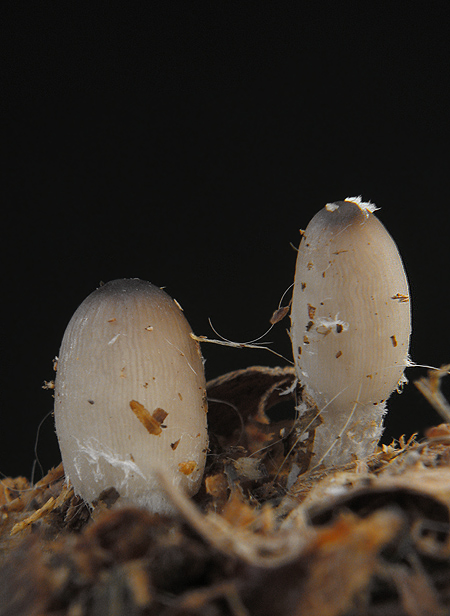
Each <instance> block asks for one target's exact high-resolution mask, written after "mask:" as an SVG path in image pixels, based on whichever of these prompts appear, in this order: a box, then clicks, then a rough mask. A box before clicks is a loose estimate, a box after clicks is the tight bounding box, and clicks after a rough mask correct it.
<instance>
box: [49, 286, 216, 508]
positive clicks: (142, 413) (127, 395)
mask: <svg viewBox="0 0 450 616" xmlns="http://www.w3.org/2000/svg"><path fill="white" fill-rule="evenodd" d="M191 333H192V332H191V328H190V326H189V324H188V322H187V320H186V318H185V317H184V315H183V312H182V310H181V308H180V306H179V305H178V304H177V303H176V302H175V301H174V300H173V299H172V298H171V297H170V296H169V295H167V293H165V292H164V291H163V290H161V289H160V288H158V287H156V286H154V285H152V284H150V283H149V282H146V281H143V280H139V279H123V280H114V281H112V282H109V283H107V284H105V285H103V286H101V287H99V288H98V289H97V290H96V291H94V292H93V293H91V295H89V296H88V297H87V298H86V299H85V300H84V301H83V303H82V304H81V305H80V306H79V308H78V309H77V310H76V312H75V314H74V315H73V317H72V319H71V320H70V322H69V324H68V326H67V329H66V331H65V334H64V338H63V341H62V345H61V349H60V353H59V361H58V368H57V374H56V380H55V424H56V432H57V436H58V440H59V445H60V449H61V454H62V459H63V465H64V470H65V473H66V477H67V478H68V479H69V480H70V481H71V483H72V484H73V487H74V489H75V493H76V494H78V495H80V496H81V497H82V498H83V499H84V500H85V501H87V502H88V503H89V504H92V502H93V501H94V500H95V499H97V498H98V497H99V495H100V494H101V492H102V491H103V490H105V489H107V488H110V487H113V488H115V489H116V490H117V492H118V493H119V494H120V496H121V497H122V500H123V501H125V502H130V503H133V504H135V505H138V506H144V507H146V508H148V509H150V510H152V511H155V512H170V511H171V510H172V506H171V504H170V502H169V501H168V499H167V497H166V496H165V494H164V493H163V492H162V491H161V490H160V488H159V485H158V481H157V479H156V477H155V474H154V471H155V469H159V470H160V471H161V472H163V473H165V474H166V476H169V477H171V478H172V481H173V484H174V485H175V486H178V487H180V488H181V489H183V490H184V491H185V492H186V493H187V494H188V495H193V494H195V493H196V492H197V491H198V489H199V486H200V482H201V479H202V475H203V470H204V466H205V459H206V451H207V447H208V436H207V423H206V412H207V403H206V389H205V375H204V367H203V360H202V356H201V352H200V348H199V345H198V342H196V341H195V340H193V338H192V337H191Z"/></svg>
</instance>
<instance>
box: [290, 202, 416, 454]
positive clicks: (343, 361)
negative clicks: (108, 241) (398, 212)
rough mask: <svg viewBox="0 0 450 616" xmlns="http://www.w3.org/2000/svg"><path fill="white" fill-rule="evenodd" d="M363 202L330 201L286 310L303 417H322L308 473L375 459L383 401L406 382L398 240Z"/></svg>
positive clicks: (407, 329)
mask: <svg viewBox="0 0 450 616" xmlns="http://www.w3.org/2000/svg"><path fill="white" fill-rule="evenodd" d="M375 209H376V208H375V207H374V206H373V205H372V204H370V203H363V202H362V201H361V199H360V198H359V197H356V198H349V199H346V200H345V201H339V202H337V203H329V204H327V205H326V206H325V207H324V208H323V209H322V210H320V211H319V212H318V213H317V214H316V215H315V216H314V217H313V218H312V220H311V222H310V223H309V224H308V226H307V228H306V230H305V232H304V234H303V237H302V240H301V243H300V246H299V249H298V257H297V266H296V272H295V284H294V292H293V301H292V311H291V339H292V346H293V354H294V359H295V366H296V373H297V377H298V379H299V381H300V383H301V385H303V388H304V394H306V395H304V396H303V402H302V403H301V404H300V405H299V412H300V414H301V413H302V412H305V411H306V410H307V407H308V406H310V405H311V403H312V402H313V403H315V405H316V406H317V409H318V412H319V411H320V420H321V424H320V425H319V426H318V427H317V428H316V430H315V435H314V446H313V453H314V456H313V459H312V462H311V465H312V466H316V465H317V464H319V463H324V464H325V465H327V466H331V465H337V464H343V463H346V462H348V461H350V460H352V458H354V457H355V456H356V457H357V458H362V457H365V456H367V455H368V454H371V453H373V452H374V451H375V448H376V446H377V443H378V441H379V438H380V436H381V434H382V430H383V416H384V414H385V412H386V400H387V398H388V397H389V396H390V394H391V393H392V391H393V390H394V389H396V388H397V386H398V385H399V384H400V383H401V382H402V381H404V380H405V378H404V374H403V373H404V369H405V366H406V364H407V358H408V349H409V338H410V333H411V308H410V306H411V302H410V296H409V288H408V281H407V278H406V274H405V270H404V267H403V264H402V260H401V258H400V255H399V252H398V249H397V246H396V245H395V242H394V240H393V239H392V237H391V236H390V235H389V233H388V232H387V231H386V229H385V227H384V226H383V225H382V223H381V222H380V221H379V220H378V219H377V218H376V216H375V215H374V214H373V211H374V210H375Z"/></svg>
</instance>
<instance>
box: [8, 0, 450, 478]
mask: <svg viewBox="0 0 450 616" xmlns="http://www.w3.org/2000/svg"><path fill="white" fill-rule="evenodd" d="M308 4H309V5H310V8H306V9H305V6H304V5H305V3H283V2H280V3H272V2H267V3H264V2H262V3H248V4H246V3H235V4H233V3H229V2H221V1H217V2H213V3H196V2H192V3H189V2H176V3H170V2H169V3H164V7H165V8H162V7H159V8H158V10H157V11H155V10H152V9H151V8H149V6H150V5H148V4H146V3H143V4H140V3H126V4H124V5H123V6H121V8H120V11H119V10H117V8H114V5H113V4H111V3H93V4H90V5H89V6H88V5H86V6H85V7H84V8H83V7H82V6H81V5H79V4H78V3H66V2H58V3H54V4H53V5H48V7H47V5H45V3H43V4H38V5H31V3H24V4H21V5H20V6H15V8H14V9H13V10H14V12H15V14H14V15H13V16H10V19H11V21H7V22H6V23H7V28H6V29H7V30H8V32H7V33H6V34H5V37H4V42H5V43H6V45H5V47H6V49H7V54H6V59H4V61H3V69H4V71H3V78H2V82H3V86H2V90H3V96H2V98H3V100H4V101H6V110H5V111H4V113H3V114H2V117H3V130H2V132H3V137H2V144H3V148H4V150H5V154H6V161H5V163H4V165H3V168H4V171H5V178H6V182H5V184H4V186H5V191H4V200H3V207H2V214H3V216H2V242H1V250H2V255H1V257H2V264H3V268H2V277H3V289H2V302H1V306H2V312H1V319H2V332H3V336H4V337H3V340H4V342H3V345H2V355H3V361H2V399H1V430H0V471H1V472H2V473H4V474H6V475H16V474H19V473H21V474H25V475H28V476H29V475H30V472H31V467H32V463H33V460H34V458H35V452H34V445H35V440H36V431H37V427H38V425H39V423H40V421H41V420H42V419H43V418H44V417H45V416H46V414H47V413H49V412H50V411H51V410H52V397H51V392H48V391H44V390H42V389H41V385H42V382H43V381H44V379H45V380H50V379H52V378H53V376H54V374H53V371H52V358H53V357H54V356H55V355H57V353H58V349H59V344H60V341H61V338H62V335H63V333H64V329H65V326H66V324H67V322H68V321H69V319H70V317H71V315H72V313H73V312H74V310H75V309H76V308H77V306H78V305H79V303H81V301H82V300H83V299H84V298H85V297H86V296H87V295H88V294H89V293H90V292H91V291H93V290H94V289H95V288H96V287H97V286H98V284H99V282H100V281H108V280H111V279H114V278H120V277H140V278H143V279H147V280H150V281H151V282H153V283H154V284H157V285H160V286H165V287H166V289H167V291H168V292H169V293H170V294H171V295H172V296H174V297H175V298H176V299H177V300H178V301H179V302H180V303H181V305H182V306H183V308H184V311H185V314H186V316H187V318H188V320H189V321H190V323H191V326H192V327H193V329H194V331H195V332H196V333H198V334H204V335H208V336H211V335H213V333H212V331H211V329H210V327H209V324H208V317H210V318H211V319H212V322H213V324H214V326H215V327H216V328H217V329H218V331H219V332H220V333H221V334H222V335H223V336H226V337H228V338H231V339H233V340H236V341H245V340H249V339H252V338H256V337H257V336H259V335H260V334H262V333H263V332H264V331H265V330H266V328H267V326H268V322H269V319H270V316H271V314H272V312H273V310H274V309H275V308H276V307H277V305H278V301H279V299H280V297H281V295H282V294H283V292H284V291H285V289H286V288H287V287H288V286H289V285H290V284H291V282H292V280H293V274H294V267H295V251H294V249H293V248H292V246H291V244H293V245H297V244H298V241H299V232H298V230H299V228H305V227H306V225H307V223H308V221H309V219H310V218H311V217H312V216H313V215H314V214H315V213H316V211H317V210H319V209H320V208H321V207H323V205H324V204H325V203H326V202H329V201H335V200H339V199H342V198H345V197H347V196H354V195H359V194H361V195H362V196H363V198H364V199H365V200H369V199H370V200H372V201H373V202H375V203H376V204H377V205H378V206H379V207H381V208H382V209H381V210H380V211H379V212H377V215H378V216H379V218H380V219H381V220H382V222H383V223H384V224H385V226H386V227H387V228H388V230H389V231H390V233H391V234H392V236H393V237H394V238H395V240H396V242H397V244H398V246H399V249H400V251H401V254H402V256H403V259H404V262H405V266H406V269H407V272H408V275H409V278H410V284H411V291H412V296H413V315H414V332H413V337H412V349H411V352H412V358H413V360H415V361H416V362H417V363H425V364H432V365H440V364H442V363H444V362H450V349H449V347H450V345H449V338H450V336H449V333H448V332H449V326H448V322H449V318H450V311H449V307H450V300H449V292H448V277H449V273H448V272H449V268H448V261H449V258H448V255H449V250H448V236H449V228H450V217H449V212H448V201H447V199H448V195H449V194H450V186H449V183H450V181H449V176H450V174H449V169H450V165H449V162H450V156H449V146H448V144H449V142H450V128H449V111H448V110H449V107H450V77H449V70H448V66H449V51H450V49H449V47H450V45H449V36H448V34H449V25H450V24H449V19H448V3H446V2H443V3H438V2H436V3H427V4H426V5H425V4H424V5H422V7H423V8H422V9H420V8H416V9H414V10H413V9H412V8H411V5H408V10H407V12H405V11H403V10H402V11H401V10H400V8H398V9H397V12H396V10H395V9H389V8H387V7H388V6H390V5H388V4H387V3H386V4H384V3H360V4H359V3H354V4H348V3H336V5H335V8H333V9H330V8H329V7H328V5H322V4H319V3H308ZM399 4H403V3H399ZM300 5H301V8H300ZM383 5H384V6H385V9H383V8H381V9H380V6H381V7H382V6H383ZM322 6H323V7H324V8H321V7H322ZM45 7H47V8H45ZM311 7H314V8H311ZM325 7H327V8H325ZM351 7H353V8H351ZM414 11H415V12H414ZM7 188H9V190H7ZM288 326H289V323H288V320H285V321H283V322H281V323H280V324H279V325H278V326H277V328H275V330H273V331H272V332H271V333H270V335H269V336H268V340H270V341H272V342H273V345H272V346H273V348H274V349H276V350H277V351H278V352H281V353H282V354H284V355H285V356H287V357H290V347H289V339H288V336H287V333H286V328H287V327H288ZM214 337H215V336H214ZM203 353H204V356H205V357H206V370H207V378H213V377H216V376H218V375H220V374H222V373H224V372H227V371H229V370H234V369H237V368H241V367H245V366H249V365H253V364H266V365H280V364H283V362H282V360H280V359H279V358H277V357H275V356H274V355H271V354H270V353H268V352H263V351H256V350H243V349H240V350H239V349H228V348H225V347H219V346H212V345H204V346H203ZM423 372H424V371H423V370H420V369H410V370H408V373H407V374H408V376H409V378H410V379H411V380H413V379H414V378H417V377H418V376H420V375H421V374H423ZM447 391H448V387H447ZM389 406H390V408H391V412H390V414H389V416H388V419H387V429H386V434H385V440H389V439H390V438H391V437H393V436H394V437H398V436H400V435H401V434H403V433H406V434H408V435H409V434H410V433H411V432H413V431H416V430H418V431H422V430H423V429H424V428H425V427H426V426H429V425H432V424H434V423H436V422H439V421H440V419H439V417H438V416H437V415H436V414H435V413H434V412H433V411H432V410H431V409H430V407H429V406H428V404H427V403H426V402H424V401H423V400H422V399H421V397H420V394H419V393H418V392H417V390H416V389H415V388H414V386H413V385H410V386H408V388H407V389H406V391H405V393H403V395H402V396H397V395H394V396H393V398H392V400H391V402H390V404H389ZM38 453H39V457H40V459H41V462H42V465H43V466H44V468H45V469H47V468H48V467H49V466H51V465H53V464H56V463H58V461H59V452H58V448H57V444H56V439H55V436H54V432H53V425H52V418H51V416H50V417H49V418H48V419H47V420H46V421H45V422H44V424H43V426H42V429H41V433H40V437H39V442H38Z"/></svg>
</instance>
